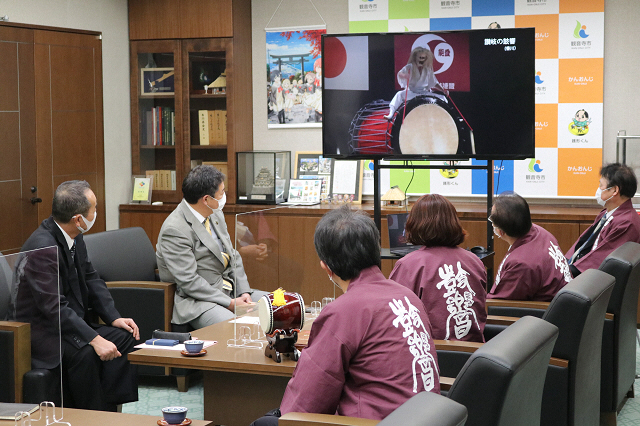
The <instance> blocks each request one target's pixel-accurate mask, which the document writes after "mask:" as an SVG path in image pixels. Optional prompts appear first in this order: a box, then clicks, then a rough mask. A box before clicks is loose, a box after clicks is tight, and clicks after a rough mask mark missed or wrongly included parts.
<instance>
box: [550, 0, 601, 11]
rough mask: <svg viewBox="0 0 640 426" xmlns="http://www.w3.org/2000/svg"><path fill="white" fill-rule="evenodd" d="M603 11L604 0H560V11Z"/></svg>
mask: <svg viewBox="0 0 640 426" xmlns="http://www.w3.org/2000/svg"><path fill="white" fill-rule="evenodd" d="M590 12H604V0H580V1H561V2H560V13H590Z"/></svg>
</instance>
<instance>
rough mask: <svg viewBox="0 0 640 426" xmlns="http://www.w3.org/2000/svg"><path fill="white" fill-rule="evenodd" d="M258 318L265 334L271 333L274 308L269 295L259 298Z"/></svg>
mask: <svg viewBox="0 0 640 426" xmlns="http://www.w3.org/2000/svg"><path fill="white" fill-rule="evenodd" d="M258 318H259V319H260V328H262V331H263V332H264V334H270V333H271V332H272V331H273V309H272V308H271V299H270V298H269V296H268V295H264V296H262V297H261V298H260V299H259V300H258Z"/></svg>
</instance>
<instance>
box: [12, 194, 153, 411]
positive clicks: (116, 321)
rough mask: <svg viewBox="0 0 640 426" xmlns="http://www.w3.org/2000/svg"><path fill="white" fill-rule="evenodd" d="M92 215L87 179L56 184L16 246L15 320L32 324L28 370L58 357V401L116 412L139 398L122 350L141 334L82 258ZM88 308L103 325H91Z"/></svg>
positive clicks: (93, 205)
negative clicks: (46, 212) (37, 221)
mask: <svg viewBox="0 0 640 426" xmlns="http://www.w3.org/2000/svg"><path fill="white" fill-rule="evenodd" d="M95 220H96V196H95V194H94V193H93V191H91V188H90V186H89V184H88V183H87V182H85V181H69V182H64V183H62V184H61V185H60V186H58V188H57V189H56V192H55V195H54V198H53V206H52V216H51V217H49V218H48V219H46V220H44V221H43V222H42V224H41V225H40V227H39V228H38V229H37V230H36V231H35V232H34V233H33V234H31V236H30V237H29V239H28V240H27V241H26V242H25V244H24V245H23V247H22V250H21V251H22V252H23V256H24V259H25V262H23V268H22V269H21V275H22V276H21V277H20V279H19V289H18V294H17V300H16V319H17V320H19V321H25V322H30V323H32V329H33V332H32V336H31V347H32V366H33V368H45V369H50V370H53V369H56V367H58V366H59V365H60V362H62V381H63V390H64V396H65V400H64V403H65V406H67V407H73V408H84V409H93V410H107V411H115V409H116V406H117V405H118V404H122V403H125V402H131V401H137V400H138V385H137V378H136V371H135V367H134V366H132V365H130V364H129V361H128V359H127V353H129V352H131V350H132V349H133V346H134V344H135V343H134V338H135V339H136V340H139V339H140V335H139V331H138V326H137V325H136V323H135V322H134V321H133V320H132V319H131V318H122V317H121V316H120V314H119V313H118V311H117V310H116V308H115V305H114V302H113V299H112V298H111V295H110V293H109V290H108V289H107V286H106V284H105V282H104V281H103V280H102V279H100V277H99V276H98V273H97V272H96V270H95V269H94V268H93V266H92V264H91V260H90V259H89V257H88V254H87V248H86V246H85V244H84V240H83V238H82V234H83V233H85V232H87V231H89V229H90V228H91V226H92V225H93V223H94V222H95ZM47 247H49V248H48V249H47ZM37 249H41V250H37ZM33 250H35V251H33ZM58 276H59V288H60V298H59V305H58V300H57V294H56V293H57V291H56V290H57V288H58ZM51 289H53V291H51ZM52 295H53V296H54V297H51V296H52ZM90 311H92V313H91V312H90ZM89 313H91V314H92V315H94V314H96V315H97V316H99V317H100V318H101V319H102V320H103V321H104V324H107V325H99V324H96V323H93V322H92V321H91V319H90V315H88V314H89ZM58 316H59V318H60V331H61V338H62V340H61V342H60V344H51V343H52V342H57V337H56V336H55V334H57V333H55V331H57V327H56V326H55V325H54V326H53V327H52V326H51V325H50V324H49V325H46V324H47V323H51V322H57V318H58ZM52 319H54V321H51V320H52ZM43 324H45V325H44V326H43ZM52 330H54V332H53V333H52V332H51V331H52ZM52 334H53V336H52ZM60 350H61V354H60V352H59V351H60ZM54 371H55V370H54Z"/></svg>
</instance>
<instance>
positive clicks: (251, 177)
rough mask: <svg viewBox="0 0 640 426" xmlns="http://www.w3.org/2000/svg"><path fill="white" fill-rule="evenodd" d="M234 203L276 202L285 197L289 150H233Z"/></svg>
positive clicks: (289, 158) (288, 172)
mask: <svg viewBox="0 0 640 426" xmlns="http://www.w3.org/2000/svg"><path fill="white" fill-rule="evenodd" d="M236 158H237V161H236V166H237V170H236V171H237V174H236V176H237V180H236V182H237V191H238V192H237V194H238V198H237V201H236V202H237V203H239V204H279V203H281V202H283V201H285V199H286V198H287V197H288V192H289V179H290V178H291V152H290V151H246V152H237V153H236Z"/></svg>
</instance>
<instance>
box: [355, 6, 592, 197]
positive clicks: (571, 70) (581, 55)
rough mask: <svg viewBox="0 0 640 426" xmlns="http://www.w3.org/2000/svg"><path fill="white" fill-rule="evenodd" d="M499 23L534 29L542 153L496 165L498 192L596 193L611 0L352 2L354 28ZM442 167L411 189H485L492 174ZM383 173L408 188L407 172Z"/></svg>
mask: <svg viewBox="0 0 640 426" xmlns="http://www.w3.org/2000/svg"><path fill="white" fill-rule="evenodd" d="M498 26H499V28H526V27H534V28H535V37H536V38H535V41H536V65H535V68H536V69H535V72H534V73H533V74H532V76H531V78H534V79H535V100H536V101H535V102H536V111H535V138H536V157H535V158H531V159H527V160H516V161H507V160H505V161H496V162H494V190H496V192H498V193H499V192H502V191H507V190H513V191H516V192H518V193H519V194H521V195H522V196H526V197H543V198H549V197H569V198H581V197H593V194H594V193H595V188H596V187H597V185H598V178H599V175H598V172H599V170H600V167H601V165H602V144H603V126H602V123H603V106H602V105H603V87H604V86H603V81H604V80H603V70H604V59H603V58H604V0H581V1H579V2H577V1H572V0H438V1H435V0H411V1H406V0H349V32H350V33H370V32H419V31H450V30H466V29H481V28H490V27H491V28H498ZM454 60H455V59H454ZM441 163H442V162H441ZM468 163H470V164H483V163H484V162H482V161H477V160H472V161H470V162H468ZM431 164H438V162H435V161H432V162H431ZM462 164H466V162H464V163H462ZM443 169H444V170H430V171H429V175H430V179H429V180H428V181H426V182H424V180H423V182H421V183H420V184H416V183H415V182H412V183H411V186H410V187H409V190H408V193H409V194H420V193H424V192H436V193H439V194H443V195H484V194H486V179H487V176H486V171H483V170H473V171H471V170H455V167H454V168H452V167H451V166H449V165H447V166H444V165H443ZM384 176H385V177H386V176H389V181H388V182H381V186H382V189H384V188H385V187H386V188H388V186H387V185H390V186H392V185H400V186H401V187H402V186H403V184H404V178H403V177H404V176H406V174H404V173H402V172H401V171H398V172H396V171H392V172H391V173H389V174H385V175H384ZM394 179H398V180H399V181H398V182H394ZM414 185H415V186H414ZM405 186H406V184H405ZM367 189H368V188H367ZM403 189H404V188H403ZM418 189H419V190H418ZM425 189H426V191H425ZM366 192H368V191H366V190H365V193H366Z"/></svg>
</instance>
